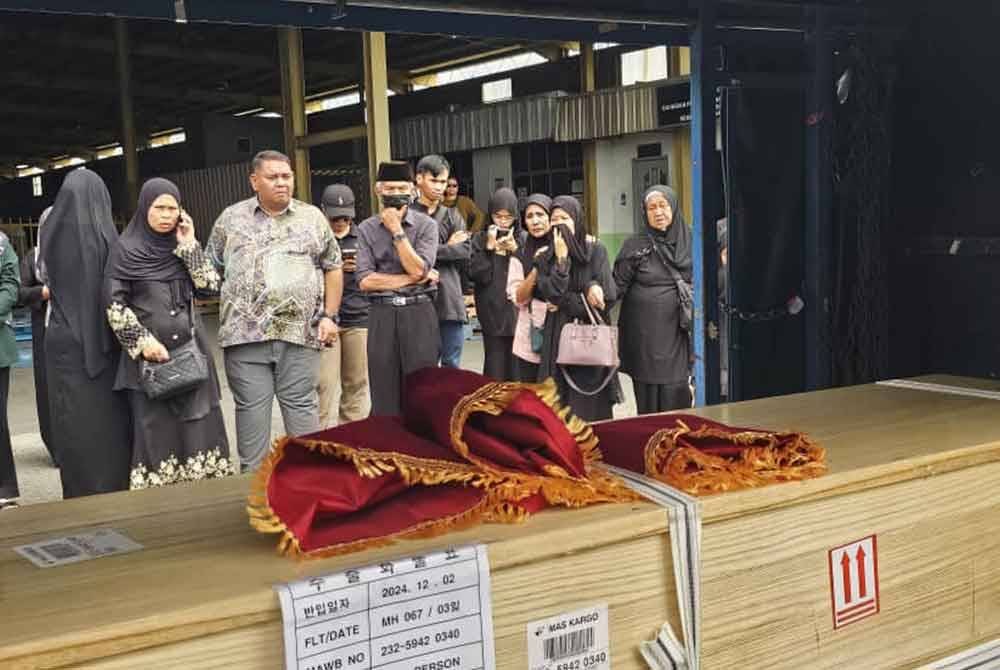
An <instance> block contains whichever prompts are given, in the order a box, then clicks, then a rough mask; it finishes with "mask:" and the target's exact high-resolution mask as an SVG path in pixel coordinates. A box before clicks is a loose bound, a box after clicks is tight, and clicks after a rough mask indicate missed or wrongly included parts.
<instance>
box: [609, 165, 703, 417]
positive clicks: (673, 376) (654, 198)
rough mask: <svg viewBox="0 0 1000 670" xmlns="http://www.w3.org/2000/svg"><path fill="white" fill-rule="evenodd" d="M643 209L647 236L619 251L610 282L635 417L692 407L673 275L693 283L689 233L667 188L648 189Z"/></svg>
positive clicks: (685, 343) (684, 336)
mask: <svg viewBox="0 0 1000 670" xmlns="http://www.w3.org/2000/svg"><path fill="white" fill-rule="evenodd" d="M643 204H644V207H643V211H644V212H645V226H644V227H645V230H644V231H643V232H641V233H637V234H635V235H634V236H632V237H631V238H629V239H628V240H626V241H625V244H623V245H622V249H621V251H620V252H619V253H618V258H617V259H616V260H615V270H614V277H615V284H616V285H617V286H618V294H619V295H620V296H621V297H622V307H621V314H620V316H619V318H618V330H619V334H620V338H621V339H620V342H621V347H620V352H621V359H622V368H621V369H622V372H624V373H626V374H628V375H629V376H631V377H632V386H633V387H634V389H635V404H636V409H637V411H638V413H639V414H650V413H653V412H665V411H667V410H671V409H681V408H684V407H690V406H691V388H690V386H689V382H688V378H689V376H690V374H691V347H690V340H689V338H688V334H687V332H686V331H684V330H683V329H682V328H681V320H680V316H681V304H680V299H679V295H678V291H677V282H676V281H675V280H674V273H673V272H671V268H673V269H674V270H676V272H677V274H679V275H680V276H681V278H682V279H683V280H684V281H686V282H690V281H691V229H690V228H688V225H687V223H686V222H685V221H684V216H683V215H682V214H681V210H680V207H679V206H678V204H677V194H676V193H674V191H673V189H671V188H670V187H668V186H662V185H657V186H651V187H650V188H649V189H647V191H646V193H645V195H644V196H643Z"/></svg>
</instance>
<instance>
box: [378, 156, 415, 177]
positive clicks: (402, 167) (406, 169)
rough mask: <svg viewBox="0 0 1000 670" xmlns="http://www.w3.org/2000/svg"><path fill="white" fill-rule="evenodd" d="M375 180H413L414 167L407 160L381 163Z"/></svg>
mask: <svg viewBox="0 0 1000 670" xmlns="http://www.w3.org/2000/svg"><path fill="white" fill-rule="evenodd" d="M375 181H413V168H411V167H410V164H409V163H407V162H406V161H386V162H385V163H379V164H378V177H377V178H376V180H375Z"/></svg>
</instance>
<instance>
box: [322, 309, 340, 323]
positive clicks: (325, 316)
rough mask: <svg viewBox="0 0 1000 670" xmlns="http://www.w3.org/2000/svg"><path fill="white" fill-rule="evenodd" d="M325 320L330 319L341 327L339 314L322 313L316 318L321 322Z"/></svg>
mask: <svg viewBox="0 0 1000 670" xmlns="http://www.w3.org/2000/svg"><path fill="white" fill-rule="evenodd" d="M323 319H330V321H333V322H334V323H335V324H337V325H338V326H339V325H340V315H339V314H327V313H326V312H320V313H319V315H318V316H317V317H316V321H317V322H319V321H322V320H323Z"/></svg>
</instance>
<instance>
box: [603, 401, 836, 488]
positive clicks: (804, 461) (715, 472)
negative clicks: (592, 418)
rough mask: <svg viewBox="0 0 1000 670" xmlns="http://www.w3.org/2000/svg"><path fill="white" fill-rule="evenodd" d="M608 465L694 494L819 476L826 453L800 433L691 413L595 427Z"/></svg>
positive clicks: (608, 423) (822, 469)
mask: <svg viewBox="0 0 1000 670" xmlns="http://www.w3.org/2000/svg"><path fill="white" fill-rule="evenodd" d="M593 429H594V433H595V434H596V435H597V437H598V439H599V444H600V447H601V453H602V454H603V456H604V460H605V462H607V463H610V464H611V465H616V466H618V467H621V468H625V469H626V470H631V471H633V472H638V473H641V474H645V475H647V476H649V477H652V478H654V479H658V480H660V481H663V482H665V483H667V484H670V485H671V486H674V487H676V488H679V489H682V490H685V491H687V492H689V493H692V494H695V495H703V494H709V493H720V492H723V491H729V490H735V489H741V488H750V487H754V486H762V485H765V484H769V483H774V482H780V481H795V480H801V479H808V478H811V477H817V476H819V475H821V474H823V473H824V472H825V471H826V463H825V452H824V450H823V449H822V448H821V447H819V446H817V445H816V444H814V443H813V442H812V441H811V440H810V439H809V438H808V437H807V436H805V435H803V434H802V433H794V432H774V431H769V430H764V429H759V428H741V427H736V426H728V425H726V424H722V423H719V422H717V421H712V420H711V419H706V418H703V417H699V416H695V415H692V414H650V415H645V416H640V417H636V418H633V419H621V420H618V421H607V422H603V423H597V424H594V425H593Z"/></svg>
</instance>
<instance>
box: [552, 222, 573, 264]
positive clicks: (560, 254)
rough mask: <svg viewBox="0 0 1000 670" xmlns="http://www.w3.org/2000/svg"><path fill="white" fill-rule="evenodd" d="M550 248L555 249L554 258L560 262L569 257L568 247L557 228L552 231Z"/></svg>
mask: <svg viewBox="0 0 1000 670" xmlns="http://www.w3.org/2000/svg"><path fill="white" fill-rule="evenodd" d="M552 246H553V247H554V248H555V252H556V258H557V259H559V260H561V261H564V260H566V257H567V256H569V247H567V246H566V240H564V239H563V236H562V233H560V232H559V229H558V228H555V229H553V230H552Z"/></svg>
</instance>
